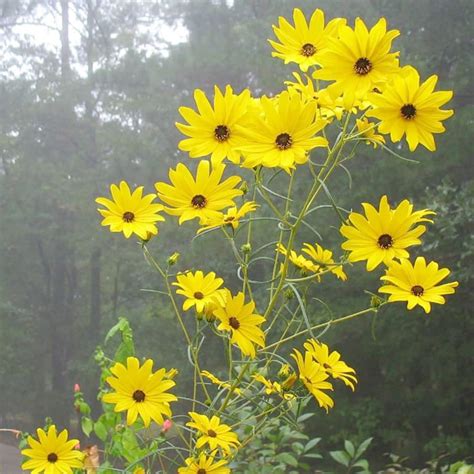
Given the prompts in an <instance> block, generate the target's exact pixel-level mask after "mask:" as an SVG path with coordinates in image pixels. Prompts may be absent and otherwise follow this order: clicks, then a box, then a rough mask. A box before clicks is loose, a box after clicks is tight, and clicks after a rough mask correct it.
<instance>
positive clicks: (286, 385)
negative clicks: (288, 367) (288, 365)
mask: <svg viewBox="0 0 474 474" xmlns="http://www.w3.org/2000/svg"><path fill="white" fill-rule="evenodd" d="M297 380H298V377H297V376H296V374H291V375H290V376H289V377H288V378H287V379H286V380H285V381H284V382H283V383H282V384H281V386H282V388H283V389H284V390H289V389H290V388H291V387H293V385H294V384H295V382H296V381H297Z"/></svg>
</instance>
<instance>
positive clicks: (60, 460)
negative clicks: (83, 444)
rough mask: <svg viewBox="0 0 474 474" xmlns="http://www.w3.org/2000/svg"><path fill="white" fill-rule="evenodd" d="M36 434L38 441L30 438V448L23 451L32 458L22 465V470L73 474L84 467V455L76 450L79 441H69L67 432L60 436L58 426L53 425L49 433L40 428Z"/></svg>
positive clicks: (34, 473)
mask: <svg viewBox="0 0 474 474" xmlns="http://www.w3.org/2000/svg"><path fill="white" fill-rule="evenodd" d="M36 434H37V437H38V439H35V438H33V437H32V436H28V440H27V441H28V444H29V446H30V447H29V448H27V449H23V450H22V451H21V454H23V455H24V456H26V457H28V458H30V459H28V461H25V462H24V463H23V464H22V466H21V468H22V469H25V470H28V471H31V472H32V474H40V473H42V472H44V473H45V474H72V473H73V471H72V470H73V469H74V468H79V469H81V468H82V467H83V459H84V454H83V453H82V452H81V451H78V450H76V449H74V447H75V446H76V445H77V444H79V440H77V439H70V440H69V441H68V432H67V430H63V431H61V433H59V435H58V434H57V431H56V426H54V425H51V426H50V427H49V428H48V432H47V433H46V432H45V431H44V430H42V429H41V428H38V429H37V430H36Z"/></svg>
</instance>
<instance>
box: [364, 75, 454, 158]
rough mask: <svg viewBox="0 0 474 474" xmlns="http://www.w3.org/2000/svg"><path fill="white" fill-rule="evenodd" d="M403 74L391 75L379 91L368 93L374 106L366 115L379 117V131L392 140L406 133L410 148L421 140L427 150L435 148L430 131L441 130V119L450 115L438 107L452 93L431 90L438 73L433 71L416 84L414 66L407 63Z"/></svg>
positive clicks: (447, 111) (448, 98)
mask: <svg viewBox="0 0 474 474" xmlns="http://www.w3.org/2000/svg"><path fill="white" fill-rule="evenodd" d="M404 69H405V70H407V72H405V73H404V74H400V75H398V76H397V77H395V78H394V79H393V82H392V83H391V84H390V85H389V86H387V87H386V88H385V89H384V90H383V92H382V93H381V94H372V95H371V96H370V101H371V102H372V104H373V106H374V108H373V110H370V111H368V112H367V116H369V117H375V118H378V119H379V120H381V122H380V125H379V127H378V129H379V131H380V132H381V133H385V134H388V133H389V134H390V138H391V140H392V141H393V142H398V141H400V140H401V139H402V137H403V136H404V135H406V139H407V142H408V146H409V148H410V151H414V150H415V149H416V147H417V146H418V145H419V144H421V145H423V146H424V147H426V148H427V149H428V150H430V151H435V150H436V144H435V141H434V137H433V134H434V133H443V132H444V131H445V128H444V126H443V124H442V123H441V122H442V121H443V120H446V119H447V118H449V117H451V115H453V113H454V112H453V111H452V110H441V109H440V107H441V106H442V105H444V104H445V103H446V102H448V101H449V100H450V99H451V97H452V96H453V92H452V91H437V92H433V91H434V88H435V87H436V82H437V81H438V77H437V76H435V75H433V76H431V77H429V78H428V79H427V80H426V81H425V82H423V83H422V84H421V85H420V76H419V74H418V72H417V71H416V69H414V68H412V67H409V68H404Z"/></svg>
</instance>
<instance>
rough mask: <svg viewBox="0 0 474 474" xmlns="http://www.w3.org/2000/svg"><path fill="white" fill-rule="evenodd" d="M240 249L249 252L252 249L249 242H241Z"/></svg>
mask: <svg viewBox="0 0 474 474" xmlns="http://www.w3.org/2000/svg"><path fill="white" fill-rule="evenodd" d="M240 251H241V252H242V253H250V252H251V251H252V246H251V245H250V244H249V243H247V244H243V245H242V247H240Z"/></svg>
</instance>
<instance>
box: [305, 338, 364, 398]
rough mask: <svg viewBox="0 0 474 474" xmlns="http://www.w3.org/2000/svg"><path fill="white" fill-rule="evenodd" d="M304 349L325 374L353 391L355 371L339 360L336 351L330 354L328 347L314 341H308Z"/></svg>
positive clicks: (355, 380)
mask: <svg viewBox="0 0 474 474" xmlns="http://www.w3.org/2000/svg"><path fill="white" fill-rule="evenodd" d="M304 348H305V349H306V350H307V351H308V352H309V353H310V354H311V355H312V356H313V358H314V360H315V361H316V362H318V363H319V364H321V365H322V366H323V368H324V369H325V370H326V372H327V373H328V374H329V375H331V376H332V377H333V378H335V379H341V380H342V381H343V382H344V383H345V384H346V385H347V386H348V387H350V388H351V389H352V391H354V388H355V387H354V384H356V383H357V378H356V377H355V375H354V374H355V370H354V369H353V368H352V367H349V366H348V365H347V364H346V363H345V362H343V361H342V360H341V354H339V352H337V351H333V352H330V351H329V347H328V346H327V345H326V344H323V343H322V342H318V341H316V340H315V339H308V340H307V341H306V342H305V343H304Z"/></svg>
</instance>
